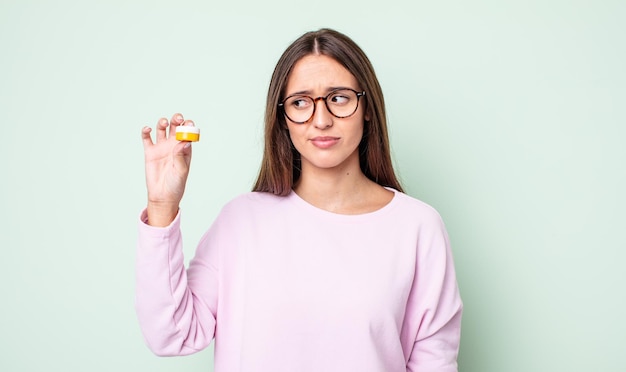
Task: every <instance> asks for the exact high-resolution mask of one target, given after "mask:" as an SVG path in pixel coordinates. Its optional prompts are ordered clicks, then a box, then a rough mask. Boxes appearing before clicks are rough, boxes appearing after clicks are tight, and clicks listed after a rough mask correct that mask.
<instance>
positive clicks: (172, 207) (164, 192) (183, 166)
mask: <svg viewBox="0 0 626 372" xmlns="http://www.w3.org/2000/svg"><path fill="white" fill-rule="evenodd" d="M179 125H194V124H193V122H192V121H191V120H185V119H184V118H183V115H181V114H174V116H172V119H171V120H170V121H169V122H168V120H167V119H166V118H161V119H159V121H158V123H157V127H156V142H153V141H152V137H151V136H150V132H151V131H152V128H150V127H144V128H143V129H142V130H141V138H142V140H143V148H144V155H145V162H146V185H147V187H148V208H147V209H148V224H149V225H152V226H167V225H169V224H170V223H171V222H172V221H173V220H174V218H175V217H176V214H177V213H178V208H179V205H180V201H181V199H182V197H183V193H184V192H185V183H186V182H187V176H188V175H189V165H190V164H191V143H190V142H179V141H177V140H176V138H175V137H176V127H178V126H179Z"/></svg>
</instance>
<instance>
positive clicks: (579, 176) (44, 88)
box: [0, 0, 626, 372]
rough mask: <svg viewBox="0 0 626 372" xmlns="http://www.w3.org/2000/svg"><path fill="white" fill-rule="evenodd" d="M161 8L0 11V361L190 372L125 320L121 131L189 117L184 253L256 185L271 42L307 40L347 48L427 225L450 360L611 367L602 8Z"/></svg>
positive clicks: (194, 360) (504, 366) (614, 80)
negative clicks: (382, 116) (439, 241)
mask: <svg viewBox="0 0 626 372" xmlns="http://www.w3.org/2000/svg"><path fill="white" fill-rule="evenodd" d="M174 3H175V2H171V3H169V4H166V3H165V2H158V1H157V2H154V1H147V0H145V1H134V2H133V1H131V2H126V1H106V2H105V1H102V2H88V1H54V2H53V1H49V2H48V1H43V0H39V1H18V0H9V1H7V0H2V2H1V3H0V120H2V127H1V128H2V130H1V132H0V140H1V145H0V175H1V176H0V177H1V180H2V181H1V182H0V213H1V216H2V221H1V224H0V247H1V255H0V257H1V258H0V265H1V269H0V279H1V280H0V299H1V301H2V303H1V306H0V370H1V371H7V372H9V371H95V372H99V371H207V370H212V369H211V367H210V366H211V360H212V351H211V349H209V350H206V351H203V352H201V353H199V354H197V355H194V356H190V357H185V358H158V357H155V356H153V355H152V354H151V353H150V352H149V351H148V349H147V348H146V347H145V346H144V344H143V340H142V337H141V334H140V331H139V329H138V325H137V322H136V318H135V313H134V308H133V291H134V271H133V264H134V249H135V238H136V233H135V223H136V219H137V216H138V214H139V212H140V210H141V209H142V207H143V206H144V203H145V187H144V180H143V163H142V161H143V158H142V156H143V155H142V147H141V141H140V136H139V133H140V128H141V127H142V126H143V125H146V124H150V125H154V123H155V122H156V120H157V119H158V118H159V117H160V116H169V115H171V114H172V113H174V112H177V111H180V112H183V113H184V114H185V115H186V116H187V117H189V118H193V119H194V120H195V121H196V123H197V125H198V126H199V127H201V128H202V141H201V142H200V143H198V144H196V145H195V147H194V164H193V170H192V175H191V176H190V180H189V186H188V191H187V194H186V196H185V199H184V201H183V209H184V221H183V229H184V232H185V236H186V242H187V246H186V248H185V252H186V254H187V257H189V256H190V255H191V254H192V253H193V250H194V246H195V243H196V242H197V240H198V239H199V237H200V235H201V234H202V233H203V232H204V230H205V229H206V228H207V227H208V226H209V224H210V223H211V221H212V220H213V218H214V217H215V215H216V214H217V213H218V211H219V208H220V207H221V206H222V205H223V204H224V203H225V202H226V201H227V200H229V199H230V198H232V197H234V196H235V195H237V194H239V193H241V192H245V191H247V190H248V189H249V188H250V186H251V183H252V182H253V180H254V178H255V175H256V172H257V169H258V165H259V159H260V155H261V144H262V129H261V125H262V117H263V109H264V98H265V93H266V88H267V84H268V82H269V78H270V75H271V72H272V70H273V67H274V64H275V63H276V61H277V59H278V57H279V55H280V53H281V52H282V51H283V49H284V48H285V47H286V46H287V45H288V44H289V43H290V42H291V41H292V40H293V39H294V38H296V37H297V36H299V35H300V34H301V33H303V32H305V31H308V30H311V29H316V28H319V27H333V28H336V29H338V30H340V31H343V32H345V33H347V34H348V35H350V36H351V37H352V38H353V39H354V40H355V41H357V43H359V44H360V45H361V46H362V47H363V48H364V49H365V51H366V52H367V53H368V55H369V56H370V58H371V60H372V62H373V64H374V66H375V68H376V70H377V72H378V75H379V79H380V81H381V84H382V86H383V89H384V92H385V94H386V99H387V103H388V111H389V119H390V125H391V137H392V147H393V153H394V160H395V162H396V164H397V168H398V171H399V173H400V175H401V178H402V180H403V181H404V183H405V185H406V188H407V191H408V192H409V193H410V194H411V195H413V196H415V197H418V198H420V199H422V200H424V201H426V202H428V203H430V204H432V205H433V206H435V207H436V208H437V209H438V210H439V211H440V212H441V214H442V215H443V217H444V219H445V221H446V223H447V226H448V229H449V233H450V236H451V241H452V244H453V249H454V254H455V258H456V266H457V272H458V277H459V284H460V287H461V290H462V295H463V299H464V302H465V315H464V319H463V337H462V345H461V355H460V359H459V362H460V370H461V371H465V372H503V371H524V372H537V371H546V372H554V371H626V362H625V360H624V357H623V353H624V351H625V350H626V321H624V315H623V314H624V308H625V307H626V288H625V285H626V270H624V268H623V266H624V262H625V261H626V253H625V251H626V238H625V237H624V232H625V231H626V229H625V225H626V217H625V213H624V208H625V207H626V198H625V196H624V190H626V175H625V173H626V167H625V165H626V164H625V163H626V146H625V145H624V142H625V139H626V129H625V127H626V113H625V107H626V88H625V87H626V73H625V66H626V47H625V45H626V38H625V37H626V26H625V24H626V23H625V22H624V20H625V19H626V5H625V3H624V2H623V1H558V0H545V1H495V0H494V1H489V0H480V1H461V0H458V1H429V2H426V1H399V2H394V1H376V2H372V1H346V2H334V1H332V2H331V1H312V2H311V1H309V2H287V1H285V2H279V1H240V2H229V3H228V5H227V4H226V2H219V3H218V4H217V5H215V4H211V2H209V1H195V2H194V1H178V2H176V3H178V4H177V5H174ZM348 346H349V345H348Z"/></svg>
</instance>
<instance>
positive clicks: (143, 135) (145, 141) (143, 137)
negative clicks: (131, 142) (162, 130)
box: [141, 126, 154, 149]
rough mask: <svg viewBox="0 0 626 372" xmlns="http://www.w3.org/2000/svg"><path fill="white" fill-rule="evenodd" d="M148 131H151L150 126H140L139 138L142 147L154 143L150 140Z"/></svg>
mask: <svg viewBox="0 0 626 372" xmlns="http://www.w3.org/2000/svg"><path fill="white" fill-rule="evenodd" d="M150 132H152V128H150V127H148V126H145V127H143V128H141V140H142V142H143V148H144V149H145V148H148V147H150V146H152V145H154V143H153V142H152V136H150Z"/></svg>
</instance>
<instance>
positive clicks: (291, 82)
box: [285, 54, 358, 95]
mask: <svg viewBox="0 0 626 372" xmlns="http://www.w3.org/2000/svg"><path fill="white" fill-rule="evenodd" d="M338 87H347V88H352V89H358V82H357V80H356V78H355V77H354V75H352V74H351V73H350V71H348V70H347V69H346V68H345V67H343V65H342V64H341V63H339V62H337V61H336V60H335V59H333V58H331V57H328V56H325V55H318V54H310V55H307V56H305V57H303V58H301V59H300V60H299V61H298V62H296V64H295V65H294V66H293V68H292V70H291V74H290V75H289V79H288V80H287V86H286V89H285V90H286V93H287V95H289V94H293V93H295V92H311V93H316V94H322V93H324V92H326V91H328V90H331V89H333V88H338Z"/></svg>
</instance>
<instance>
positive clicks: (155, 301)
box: [135, 210, 217, 356]
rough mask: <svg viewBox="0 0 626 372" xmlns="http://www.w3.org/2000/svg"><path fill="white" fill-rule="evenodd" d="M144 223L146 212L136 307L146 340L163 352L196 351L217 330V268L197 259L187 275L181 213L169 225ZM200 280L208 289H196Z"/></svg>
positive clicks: (141, 227) (138, 261)
mask: <svg viewBox="0 0 626 372" xmlns="http://www.w3.org/2000/svg"><path fill="white" fill-rule="evenodd" d="M146 221H147V213H146V211H145V210H144V211H143V213H142V215H141V220H140V221H139V226H138V241H137V256H136V270H135V273H136V286H135V308H136V312H137V317H138V319H139V325H140V327H141V331H142V332H143V335H144V339H145V341H146V344H147V345H148V347H149V348H150V349H151V350H152V352H154V353H155V354H157V355H159V356H173V355H187V354H192V353H195V352H198V351H200V350H202V349H204V348H205V347H206V346H208V345H209V343H210V342H211V340H212V339H213V336H214V334H215V319H216V308H217V269H216V266H214V265H211V264H208V263H206V262H205V261H203V260H200V259H198V260H195V259H194V260H195V262H192V264H190V265H193V266H194V269H193V274H190V275H188V272H187V271H186V269H185V265H184V257H183V251H182V236H181V232H180V212H179V215H177V216H176V218H175V219H174V221H173V222H172V223H171V224H170V225H169V226H167V227H163V228H157V227H153V226H149V225H147V224H146ZM203 239H204V238H203ZM201 245H202V242H201ZM188 277H192V279H193V280H189V279H188ZM201 282H203V283H204V284H203V286H204V289H202V290H196V288H195V287H198V285H197V284H198V283H201Z"/></svg>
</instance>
